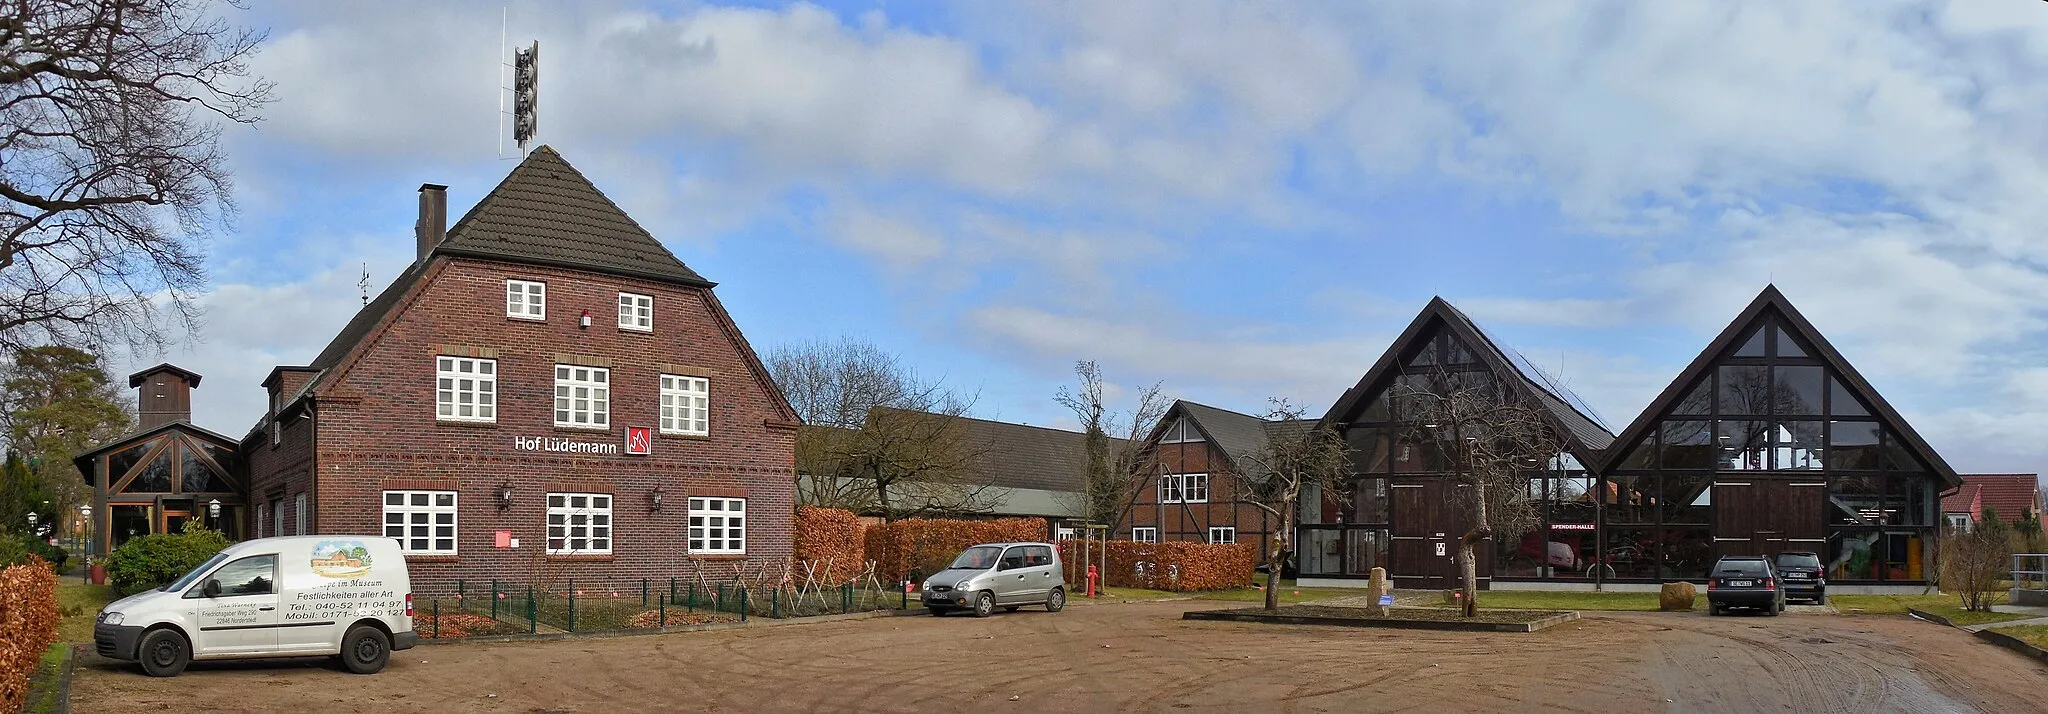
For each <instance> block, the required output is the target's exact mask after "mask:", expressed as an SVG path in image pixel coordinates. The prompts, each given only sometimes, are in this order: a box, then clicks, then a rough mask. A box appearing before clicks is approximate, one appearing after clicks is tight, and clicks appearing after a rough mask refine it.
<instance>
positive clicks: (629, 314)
mask: <svg viewBox="0 0 2048 714" xmlns="http://www.w3.org/2000/svg"><path fill="white" fill-rule="evenodd" d="M619 329H621V330H633V331H635V332H653V331H654V296H652V295H636V294H633V293H619Z"/></svg>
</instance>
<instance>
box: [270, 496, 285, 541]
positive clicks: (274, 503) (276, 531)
mask: <svg viewBox="0 0 2048 714" xmlns="http://www.w3.org/2000/svg"><path fill="white" fill-rule="evenodd" d="M270 534H271V535H274V536H281V535H285V532H284V499H282V498H273V499H270Z"/></svg>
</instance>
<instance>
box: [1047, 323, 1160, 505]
mask: <svg viewBox="0 0 2048 714" xmlns="http://www.w3.org/2000/svg"><path fill="white" fill-rule="evenodd" d="M1074 375H1075V376H1077V377H1079V378H1080V382H1081V383H1080V385H1079V387H1078V389H1072V390H1070V389H1068V388H1067V387H1060V391H1059V395H1058V396H1056V397H1054V398H1055V399H1056V400H1058V401H1059V403H1060V405H1061V406H1064V407H1066V408H1068V409H1071V410H1073V412H1074V417H1075V418H1076V419H1079V420H1080V422H1081V430H1082V431H1083V432H1085V433H1086V434H1087V437H1086V439H1085V442H1084V443H1085V444H1086V451H1087V458H1088V460H1087V464H1086V471H1085V472H1084V473H1083V474H1082V488H1081V499H1082V500H1083V503H1082V504H1081V505H1082V509H1081V510H1082V512H1083V514H1084V517H1085V518H1086V519H1087V521H1088V522H1089V523H1092V524H1100V525H1107V526H1111V527H1114V526H1115V525H1116V524H1118V523H1122V522H1123V519H1124V516H1126V515H1128V514H1129V513H1130V510H1131V507H1132V505H1133V504H1134V503H1136V499H1135V498H1133V496H1134V495H1136V494H1135V493H1134V492H1135V490H1136V489H1137V488H1139V487H1140V486H1141V485H1142V484H1143V477H1144V474H1145V472H1146V469H1145V466H1146V460H1147V459H1149V458H1150V453H1149V452H1148V451H1147V450H1146V449H1145V434H1146V432H1147V431H1148V430H1150V429H1151V428H1152V424H1153V422H1157V421H1159V417H1160V416H1162V415H1164V414H1165V413H1166V408H1167V406H1168V403H1169V402H1168V400H1167V399H1166V398H1165V397H1164V396H1161V395H1160V393H1159V385H1158V384H1157V383H1154V384H1153V385H1152V386H1150V387H1146V388H1145V389H1143V390H1140V391H1139V392H1138V394H1137V395H1136V401H1137V404H1136V406H1135V407H1134V408H1133V409H1132V410H1131V411H1130V413H1129V414H1120V413H1118V412H1116V411H1115V410H1112V409H1110V408H1109V407H1107V406H1106V405H1105V404H1104V399H1105V398H1104V395H1103V382H1102V368H1101V367H1100V366H1098V365H1096V363H1095V361H1094V360H1085V361H1081V362H1075V363H1074Z"/></svg>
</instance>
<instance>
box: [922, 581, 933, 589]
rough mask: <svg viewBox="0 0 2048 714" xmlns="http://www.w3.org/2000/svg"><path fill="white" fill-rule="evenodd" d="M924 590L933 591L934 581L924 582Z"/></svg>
mask: <svg viewBox="0 0 2048 714" xmlns="http://www.w3.org/2000/svg"><path fill="white" fill-rule="evenodd" d="M924 589H925V590H930V589H932V581H930V580H926V581H924Z"/></svg>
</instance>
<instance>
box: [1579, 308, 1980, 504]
mask: <svg viewBox="0 0 2048 714" xmlns="http://www.w3.org/2000/svg"><path fill="white" fill-rule="evenodd" d="M1773 317H1775V318H1777V323H1778V324H1779V325H1780V326H1781V327H1783V328H1786V329H1789V330H1790V331H1792V333H1793V334H1794V336H1795V337H1796V338H1798V339H1799V340H1802V341H1803V342H1805V344H1807V345H1810V346H1811V347H1812V348H1813V351H1814V352H1816V353H1817V354H1816V355H1815V357H1816V358H1818V359H1819V360H1820V361H1821V363H1822V364H1824V365H1826V366H1827V367H1828V368H1830V369H1832V370H1833V371H1834V373H1836V374H1839V375H1840V376H1841V378H1842V380H1843V381H1844V382H1845V383H1846V386H1847V387H1848V389H1849V390H1850V392H1851V393H1852V394H1854V395H1855V396H1856V397H1858V398H1861V399H1862V400H1863V401H1864V403H1865V404H1867V405H1869V407H1870V409H1871V412H1872V416H1875V417H1876V418H1877V420H1878V423H1879V424H1882V425H1883V426H1884V427H1885V428H1887V429H1890V430H1892V431H1893V432H1894V433H1896V434H1898V435H1899V437H1900V439H1902V440H1903V441H1904V442H1905V446H1906V447H1907V448H1908V449H1909V450H1910V451H1911V452H1912V454H1913V455H1914V456H1916V457H1918V458H1919V459H1920V460H1921V461H1922V462H1923V463H1925V464H1927V466H1928V468H1929V469H1931V470H1932V471H1933V472H1934V473H1935V474H1936V475H1938V476H1940V477H1941V479H1942V482H1943V484H1944V485H1945V486H1946V487H1947V488H1956V487H1958V486H1961V485H1962V483H1963V481H1962V477H1960V476H1958V475H1957V474H1956V471H1955V469H1954V468H1953V467H1951V466H1949V464H1948V461H1946V460H1944V459H1942V458H1941V454H1940V453H1938V452H1936V451H1935V450H1934V449H1933V447H1930V446H1928V444H1927V441H1926V440H1925V439H1923V438H1921V436H1920V434H1919V432H1917V431H1915V430H1914V429H1913V426H1912V425H1911V424H1910V423H1908V422H1907V421H1906V419H1905V418H1904V417H1902V416H1900V415H1899V412H1898V410H1897V409H1894V408H1893V407H1892V405H1891V403H1890V402H1887V401H1885V399H1884V397H1883V396H1882V395H1880V394H1879V393H1878V391H1877V389H1876V388H1875V387H1872V386H1871V385H1870V381H1869V380H1866V379H1864V378H1863V375H1862V374H1861V373H1858V372H1857V371H1856V367H1855V366H1854V365H1852V364H1850V363H1849V360H1848V359H1846V358H1844V357H1843V356H1842V353H1841V352H1840V351H1839V350H1836V349H1835V346H1834V345H1833V344H1832V343H1830V342H1828V340H1827V337H1825V336H1823V335H1822V334H1821V333H1820V330H1818V329H1815V328H1814V326H1813V323H1811V322H1808V321H1807V319H1806V316H1805V315H1802V314H1800V313H1799V310H1798V308H1795V307H1793V306H1792V303H1791V301H1789V300H1787V299H1785V295H1784V293H1781V292H1779V291H1778V287H1777V286H1776V285H1766V286H1764V289H1763V292H1761V293H1759V294H1757V296H1756V299H1754V300H1751V301H1750V303H1749V306H1748V307H1745V308H1743V310H1742V312H1741V313H1740V314H1738V315H1736V317H1735V319H1733V320H1730V321H1729V322H1728V326H1727V327H1725V328H1722V330H1721V333H1720V334H1719V335H1716V336H1715V337H1714V339H1713V340H1712V341H1709V342H1708V343H1707V346H1706V348H1705V349H1702V350H1700V353H1699V356H1697V357H1694V358H1693V361H1692V363H1691V364H1689V365H1687V366H1686V368H1685V369H1684V370H1683V371H1681V372H1679V373H1678V377H1677V378H1675V379H1673V380H1671V384H1670V385H1668V386H1666V387H1665V388H1664V391H1663V392H1662V393H1660V394H1658V395H1657V398H1656V399H1653V400H1651V401H1650V405H1649V406H1648V407H1645V408H1644V409H1643V411H1642V413H1641V414H1639V415H1637V416H1636V419H1635V421H1634V422H1633V423H1631V424H1629V426H1628V428H1626V429H1623V430H1622V431H1621V434H1620V436H1618V437H1616V439H1615V441H1614V444H1615V446H1616V447H1617V448H1613V449H1609V450H1608V453H1607V454H1606V456H1605V458H1604V459H1603V460H1602V461H1600V462H1599V471H1601V472H1602V473H1607V472H1611V471H1613V470H1614V469H1615V468H1616V467H1617V466H1618V465H1619V464H1620V463H1621V461H1622V460H1623V459H1624V458H1626V456H1627V452H1628V451H1629V449H1630V448H1631V447H1633V446H1635V445H1636V444H1637V443H1638V442H1640V441H1642V439H1643V437H1644V436H1646V435H1647V434H1648V433H1649V431H1650V429H1651V428H1652V427H1654V426H1655V425H1656V424H1657V422H1658V421H1659V420H1661V419H1663V418H1665V416H1666V413H1667V412H1670V411H1671V410H1672V408H1673V407H1674V406H1676V405H1677V403H1678V401H1679V400H1680V399H1684V398H1685V396H1686V395H1687V394H1688V393H1690V392H1691V390H1692V389H1693V387H1694V386H1695V385H1697V384H1698V383H1699V382H1700V380H1701V379H1703V378H1705V377H1706V376H1707V373H1708V371H1709V370H1712V369H1713V368H1714V366H1715V365H1716V363H1717V362H1718V361H1719V360H1720V358H1721V357H1722V356H1723V355H1725V354H1727V353H1728V352H1729V350H1730V349H1732V348H1734V347H1735V343H1736V340H1740V339H1743V338H1744V337H1747V336H1749V335H1750V334H1751V333H1752V332H1754V331H1755V330H1756V329H1757V328H1758V327H1759V326H1760V325H1761V324H1763V323H1765V322H1768V321H1770V320H1771V319H1772V318H1773Z"/></svg>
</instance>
